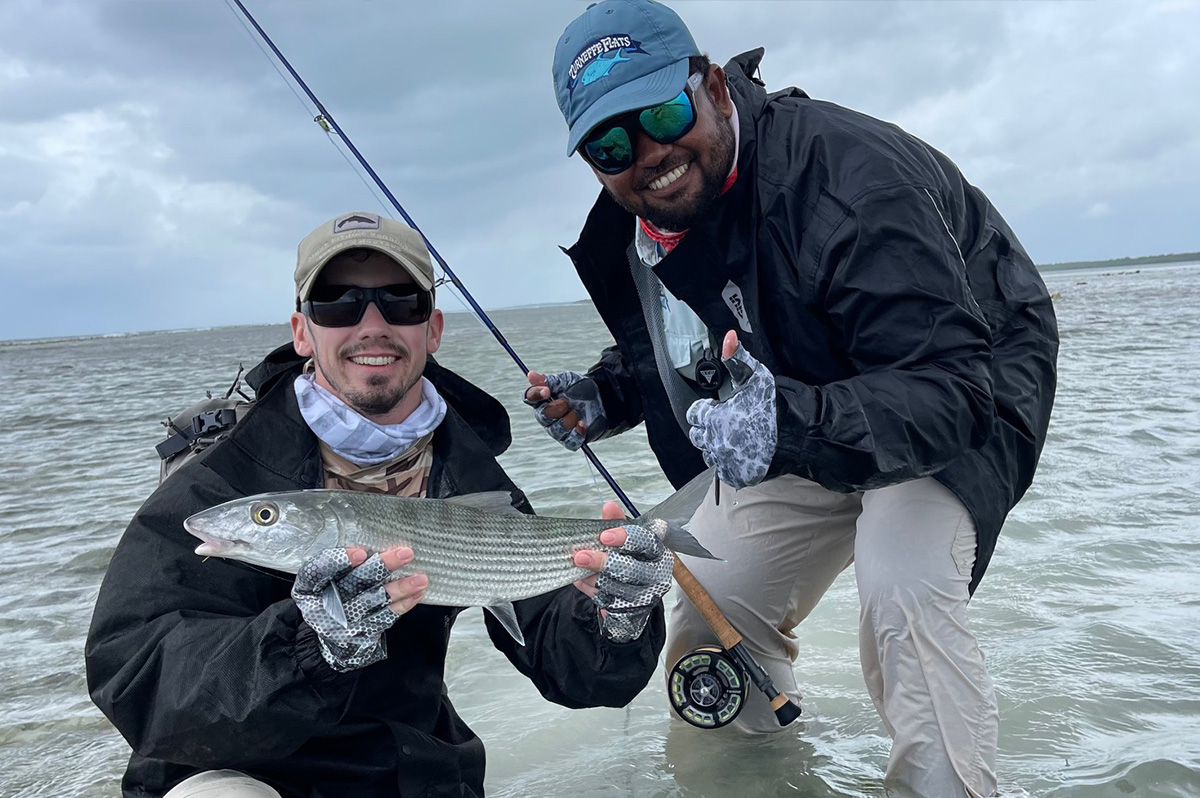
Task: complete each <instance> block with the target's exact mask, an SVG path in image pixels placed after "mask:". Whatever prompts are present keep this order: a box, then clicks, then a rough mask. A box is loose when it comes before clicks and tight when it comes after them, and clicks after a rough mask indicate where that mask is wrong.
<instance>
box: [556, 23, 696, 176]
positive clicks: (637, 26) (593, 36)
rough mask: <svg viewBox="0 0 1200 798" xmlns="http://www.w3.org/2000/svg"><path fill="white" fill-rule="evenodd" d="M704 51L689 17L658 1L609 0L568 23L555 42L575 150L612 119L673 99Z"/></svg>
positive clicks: (570, 147) (562, 104)
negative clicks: (691, 61) (690, 65)
mask: <svg viewBox="0 0 1200 798" xmlns="http://www.w3.org/2000/svg"><path fill="white" fill-rule="evenodd" d="M693 55H700V50H699V49H698V48H697V47H696V42H695V40H694V39H692V34H691V31H689V30H688V29H687V25H684V24H683V20H681V19H680V18H679V16H678V15H677V14H676V13H675V12H674V11H672V10H671V9H669V8H667V7H666V6H664V5H663V4H662V3H657V2H655V0H604V2H601V3H594V4H592V5H590V6H588V8H587V10H586V11H584V12H583V14H582V15H580V16H579V17H578V18H577V19H576V20H575V21H574V22H572V23H571V24H570V25H568V26H567V29H566V30H565V31H563V34H562V36H560V37H559V39H558V46H557V47H555V48H554V92H555V94H556V95H557V97H558V107H559V110H561V111H562V114H563V117H564V118H565V119H566V120H567V125H568V126H569V127H570V129H571V130H570V133H569V134H568V136H567V155H571V154H572V153H574V152H575V150H576V149H577V148H578V147H579V143H580V142H581V141H583V138H584V136H586V135H587V134H588V133H590V132H591V130H592V128H594V127H595V126H596V125H598V124H600V123H601V122H603V121H604V120H605V119H608V118H609V117H613V116H617V115H618V114H623V113H625V112H627V111H633V110H636V109H638V108H648V107H650V106H652V105H658V104H659V103H664V102H666V101H667V100H670V99H673V98H674V97H675V95H677V94H679V92H681V91H683V86H684V84H685V83H686V82H687V78H688V58H689V57H691V56H693Z"/></svg>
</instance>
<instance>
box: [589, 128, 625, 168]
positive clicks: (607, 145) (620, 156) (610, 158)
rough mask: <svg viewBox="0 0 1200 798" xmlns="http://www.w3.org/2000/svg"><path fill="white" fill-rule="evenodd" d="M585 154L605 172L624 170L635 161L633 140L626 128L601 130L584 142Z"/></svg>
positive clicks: (594, 164)
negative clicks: (630, 138)
mask: <svg viewBox="0 0 1200 798" xmlns="http://www.w3.org/2000/svg"><path fill="white" fill-rule="evenodd" d="M583 154H584V155H586V156H587V159H588V160H589V161H591V162H592V165H593V166H595V167H596V168H597V169H599V170H600V171H601V172H604V173H605V174H616V173H618V172H623V171H625V170H626V169H628V168H629V166H630V165H631V164H632V163H633V142H632V141H630V140H629V133H628V131H626V130H625V128H623V127H621V126H619V125H614V126H613V127H611V128H608V129H607V130H600V131H599V132H598V133H596V134H594V135H593V136H592V137H591V138H589V139H588V140H587V141H585V142H584V143H583Z"/></svg>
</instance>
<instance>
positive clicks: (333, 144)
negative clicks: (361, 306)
mask: <svg viewBox="0 0 1200 798" xmlns="http://www.w3.org/2000/svg"><path fill="white" fill-rule="evenodd" d="M225 7H226V8H228V9H229V13H231V14H233V16H234V19H236V20H237V21H238V24H239V25H241V27H242V30H244V31H245V32H246V36H248V37H249V38H250V41H252V42H254V46H255V47H257V48H258V51H259V52H260V53H262V55H263V58H265V59H266V60H267V63H268V64H270V65H271V69H274V70H275V74H277V75H279V78H280V80H282V81H283V83H284V85H285V86H287V87H288V90H289V91H290V92H291V93H292V96H294V97H295V98H296V102H298V103H300V107H301V108H303V109H304V112H305V113H306V114H311V113H312V112H313V109H312V108H310V107H309V105H308V104H307V103H306V102H305V100H304V98H303V97H301V96H300V93H299V92H297V91H296V87H295V86H294V85H292V82H291V81H290V80H288V77H287V75H285V74H283V71H282V70H280V68H279V64H278V63H277V62H276V60H275V59H274V58H272V57H271V54H270V53H268V52H267V51H266V49H265V48H263V46H262V42H261V41H259V38H258V37H257V36H255V35H254V31H252V30H250V28H248V27H247V26H246V21H245V20H244V19H243V18H242V16H241V15H240V14H238V12H237V9H235V8H234V7H233V5H232V4H231V3H230V1H229V0H225ZM313 121H314V122H316V123H317V124H318V125H320V126H321V130H322V131H324V133H325V138H326V139H328V140H329V146H331V147H333V148H334V149H335V150H337V153H338V155H340V156H342V160H343V161H345V162H346V164H347V165H348V166H349V167H350V171H352V172H354V174H355V175H356V176H357V177H358V179H359V180H360V181H362V184H363V185H364V186H366V188H367V191H369V192H370V193H371V197H372V198H373V199H374V200H375V202H377V203H378V204H379V207H380V209H381V210H382V211H383V213H384V215H385V216H392V213H391V211H390V210H388V207H387V203H385V202H384V201H383V199H382V198H381V197H380V196H379V194H377V193H376V191H375V188H374V187H373V186H372V185H371V184H370V183H369V182H367V179H366V177H364V176H363V173H362V171H361V170H360V169H359V168H358V167H357V166H356V165H355V164H354V162H353V161H351V160H350V158H349V156H347V155H346V152H345V150H343V149H342V148H341V147H339V146H338V143H337V141H336V140H335V139H334V138H333V133H332V132H331V131H330V130H329V128H328V126H327V125H325V124H322V121H323V117H322V116H321V115H320V114H317V115H316V116H315V117H313ZM393 218H394V217H393Z"/></svg>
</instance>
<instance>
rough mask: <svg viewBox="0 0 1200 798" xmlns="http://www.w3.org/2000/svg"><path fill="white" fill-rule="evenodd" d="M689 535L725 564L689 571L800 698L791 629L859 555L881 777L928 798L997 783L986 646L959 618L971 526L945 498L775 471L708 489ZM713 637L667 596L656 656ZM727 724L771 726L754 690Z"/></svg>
mask: <svg viewBox="0 0 1200 798" xmlns="http://www.w3.org/2000/svg"><path fill="white" fill-rule="evenodd" d="M690 531H691V532H692V534H693V535H695V536H696V538H697V539H698V540H699V541H700V542H701V543H702V544H704V545H705V546H707V547H708V548H709V549H710V550H711V551H712V552H714V553H715V554H717V555H718V556H722V557H725V558H726V559H727V560H728V561H727V562H715V561H711V560H699V559H694V558H689V559H688V567H689V568H690V569H691V570H692V571H693V573H695V575H696V578H697V579H698V580H699V581H700V583H701V584H702V585H704V587H705V589H707V590H708V592H709V593H710V594H711V595H712V597H713V599H714V600H715V601H716V603H717V605H718V606H720V608H721V610H722V611H723V612H724V613H725V614H726V616H727V617H728V618H729V621H730V622H731V623H732V624H733V626H734V628H735V629H737V631H738V632H740V633H741V635H742V636H743V638H744V642H745V644H746V647H747V648H748V649H749V650H750V652H751V653H752V654H753V655H754V658H755V659H756V660H757V661H758V663H759V664H760V665H762V667H763V668H764V669H766V671H767V673H768V674H770V676H771V679H772V681H774V683H775V686H776V688H777V689H779V690H781V691H783V692H784V693H787V694H788V695H790V696H791V697H793V698H794V699H795V698H798V697H799V691H798V690H797V687H796V678H795V674H794V672H793V670H792V662H793V661H794V660H795V658H796V654H797V653H798V650H799V646H800V645H801V642H800V641H799V640H797V638H796V637H795V635H794V634H793V629H794V628H795V627H796V626H797V625H798V624H799V623H800V622H801V621H803V620H804V619H805V618H806V617H807V616H808V614H809V613H810V612H811V611H812V609H813V607H815V606H816V604H817V601H819V600H820V598H821V596H822V595H824V593H825V591H826V590H827V589H828V588H829V586H830V585H831V584H832V583H833V580H834V579H835V578H836V577H837V575H838V574H839V573H841V572H842V571H843V570H845V568H846V567H847V566H849V565H850V563H851V562H854V563H855V575H856V577H857V580H858V595H859V602H860V605H861V613H860V617H859V633H858V640H859V655H860V658H861V660H862V669H863V677H864V678H865V680H866V683H867V691H868V692H869V693H870V696H871V699H872V701H873V702H874V703H875V708H876V709H877V710H878V711H879V715H880V717H881V718H882V719H883V724H884V726H885V727H886V728H887V731H888V734H890V735H891V737H892V753H891V758H890V759H889V761H888V768H887V774H886V782H887V784H888V785H889V786H890V787H895V788H898V789H900V790H902V791H915V793H916V794H917V795H920V796H924V798H947V796H968V797H969V798H981V797H982V796H990V795H992V794H993V793H994V792H995V790H996V776H995V760H996V742H997V734H998V725H999V716H998V712H997V709H996V697H995V692H994V691H993V689H992V682H991V679H990V677H989V676H988V673H987V669H986V667H985V666H984V661H983V653H982V652H981V651H980V649H979V645H978V643H977V642H976V640H975V636H974V635H973V634H972V633H971V630H970V628H969V627H968V626H967V618H966V610H967V599H968V593H967V585H968V584H969V582H970V578H971V567H972V566H973V564H974V561H975V525H974V523H973V521H972V520H971V517H970V515H969V514H968V513H967V511H966V508H964V507H963V505H962V503H961V502H960V501H959V500H958V498H957V497H956V496H954V494H953V493H951V492H950V491H949V490H948V489H947V488H946V487H944V486H943V485H941V484H940V483H938V482H937V481H935V480H933V479H928V478H927V479H920V480H915V481H912V482H906V483H903V484H901V485H895V486H892V487H888V488H882V489H879V490H870V491H866V492H864V493H851V494H843V493H835V492H833V491H830V490H826V489H825V488H822V487H821V486H820V485H817V484H816V483H814V482H810V481H808V480H805V479H800V478H799V477H792V476H784V477H780V478H778V479H774V480H771V481H769V482H766V483H764V484H762V485H759V486H756V487H752V488H744V489H742V490H738V491H735V490H734V489H732V488H729V487H727V486H724V485H723V486H722V488H721V503H720V505H719V506H717V505H714V502H713V491H712V490H711V489H710V490H709V493H708V496H707V497H706V498H705V500H704V503H703V504H702V505H701V506H700V509H699V510H697V512H696V516H695V518H694V519H693V520H692V523H691V526H690ZM716 642H717V639H716V636H715V635H714V634H713V633H712V631H711V630H710V629H709V628H708V626H707V624H705V623H704V621H703V619H702V618H701V617H700V616H699V614H698V613H697V612H696V610H695V608H694V607H693V606H692V605H691V603H690V602H689V601H687V599H686V598H684V597H683V596H682V595H678V596H677V601H676V603H675V608H674V610H673V611H672V614H671V619H670V623H669V624H668V637H667V649H666V658H667V664H668V666H669V665H673V664H674V663H675V662H676V661H677V660H678V659H679V657H681V656H683V655H684V654H685V653H686V652H687V651H688V650H690V649H692V648H693V647H695V646H698V645H704V644H712V643H716ZM749 692H750V694H749V696H748V700H747V703H746V706H745V708H744V709H743V711H742V713H741V715H739V716H738V718H737V719H736V720H735V721H734V724H733V725H734V726H735V727H736V728H738V729H740V730H741V731H744V732H749V733H766V732H774V731H779V730H780V726H779V724H778V722H777V721H776V719H775V715H774V713H773V712H772V711H771V708H770V707H769V706H768V704H767V700H766V698H765V697H764V696H763V694H762V693H760V692H759V691H757V690H755V689H751V690H750V691H749Z"/></svg>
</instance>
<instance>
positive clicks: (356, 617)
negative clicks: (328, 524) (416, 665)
mask: <svg viewBox="0 0 1200 798" xmlns="http://www.w3.org/2000/svg"><path fill="white" fill-rule="evenodd" d="M390 575H391V572H390V571H388V569H387V566H386V565H384V564H383V560H381V559H380V558H379V555H378V554H374V555H372V556H371V557H369V558H368V559H367V560H366V561H365V562H364V563H363V564H362V565H359V566H357V567H355V566H354V565H352V564H351V563H350V556H349V555H348V554H346V550H345V549H344V548H336V549H325V550H323V551H320V552H317V553H316V554H314V555H313V556H312V557H309V558H308V559H307V560H305V561H304V562H303V563H302V564H301V566H300V570H299V572H298V573H297V574H296V583H295V584H294V585H293V586H292V599H293V600H294V601H295V602H296V606H298V607H299V608H300V614H301V615H303V616H304V620H305V621H306V622H307V623H308V625H309V626H311V627H312V628H313V631H315V632H316V633H317V642H318V643H320V646H321V654H322V656H324V657H325V661H326V662H328V663H329V664H330V666H332V667H333V669H334V670H337V671H341V672H343V673H344V672H346V671H352V670H354V669H356V668H363V667H366V666H367V665H371V664H374V663H376V662H379V661H380V660H382V659H385V658H386V657H387V647H386V646H385V644H384V639H383V633H384V632H385V631H386V630H387V628H388V627H390V626H391V625H392V624H393V623H395V622H396V619H397V618H399V617H400V616H399V615H397V614H396V613H394V612H393V611H392V609H391V607H389V606H388V603H389V601H390V599H389V598H388V595H387V591H386V590H385V589H384V583H385V582H386V581H387V580H388V577H389V576H390Z"/></svg>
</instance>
